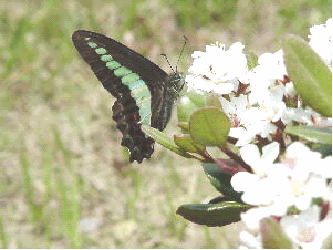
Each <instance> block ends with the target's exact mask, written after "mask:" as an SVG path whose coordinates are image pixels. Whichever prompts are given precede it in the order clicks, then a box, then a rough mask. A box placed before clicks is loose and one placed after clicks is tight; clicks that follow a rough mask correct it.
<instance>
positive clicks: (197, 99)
mask: <svg viewBox="0 0 333 250" xmlns="http://www.w3.org/2000/svg"><path fill="white" fill-rule="evenodd" d="M186 97H187V98H186ZM205 105H206V99H205V96H204V95H200V94H196V93H187V94H186V95H184V96H182V98H181V100H180V102H179V103H178V105H177V117H178V121H179V122H188V121H189V119H190V115H191V114H192V113H193V112H194V111H195V110H196V109H197V108H200V107H204V106H205Z"/></svg>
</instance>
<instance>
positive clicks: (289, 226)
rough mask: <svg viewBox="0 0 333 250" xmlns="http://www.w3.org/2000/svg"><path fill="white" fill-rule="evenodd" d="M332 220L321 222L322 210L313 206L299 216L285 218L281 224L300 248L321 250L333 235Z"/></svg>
mask: <svg viewBox="0 0 333 250" xmlns="http://www.w3.org/2000/svg"><path fill="white" fill-rule="evenodd" d="M331 223H332V221H331V218H330V216H327V218H325V219H324V220H323V221H320V208H319V207H318V206H312V207H310V208H308V209H307V210H304V211H302V212H301V213H300V214H299V215H291V216H284V217H283V218H282V219H281V221H280V224H281V226H282V229H283V230H284V231H285V232H286V234H287V235H288V236H289V238H290V239H291V240H292V241H293V242H294V243H295V244H296V246H297V247H298V248H299V247H300V248H303V249H304V248H305V249H320V248H322V245H323V241H324V240H325V239H326V238H327V237H328V236H329V235H330V234H331V233H332V228H331Z"/></svg>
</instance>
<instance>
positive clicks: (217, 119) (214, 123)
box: [189, 107, 230, 146]
mask: <svg viewBox="0 0 333 250" xmlns="http://www.w3.org/2000/svg"><path fill="white" fill-rule="evenodd" d="M229 130H230V122H229V119H228V117H227V116H226V115H225V114H224V113H223V112H222V111H221V110H219V109H218V108H216V107H205V108H199V109H197V110H196V111H195V112H194V113H193V114H192V115H191V117H190V122H189V131H190V135H191V137H192V138H193V140H194V141H195V142H197V143H199V144H202V145H205V146H223V145H224V144H225V143H226V140H227V137H228V134H229Z"/></svg>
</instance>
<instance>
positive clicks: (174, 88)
mask: <svg viewBox="0 0 333 250" xmlns="http://www.w3.org/2000/svg"><path fill="white" fill-rule="evenodd" d="M166 82H167V85H168V89H169V90H170V92H173V93H174V94H175V95H178V94H179V92H180V91H182V90H183V88H184V85H185V76H184V75H182V74H180V73H178V72H175V73H171V74H169V75H168V76H167V81H166Z"/></svg>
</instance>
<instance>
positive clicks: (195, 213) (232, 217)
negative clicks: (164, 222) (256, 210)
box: [177, 201, 250, 227]
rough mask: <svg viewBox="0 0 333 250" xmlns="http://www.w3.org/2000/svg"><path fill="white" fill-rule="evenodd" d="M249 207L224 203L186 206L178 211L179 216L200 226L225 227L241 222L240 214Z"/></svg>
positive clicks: (228, 202)
mask: <svg viewBox="0 0 333 250" xmlns="http://www.w3.org/2000/svg"><path fill="white" fill-rule="evenodd" d="M249 208H250V206H249V205H245V204H240V203H236V202H234V201H224V202H221V203H218V204H186V205H182V206H180V207H179V208H178V209H177V214H178V215H181V216H183V217H184V218H185V219H187V220H189V221H192V222H194V223H196V224H199V225H206V226H209V227H217V226H225V225H229V224H231V223H232V222H236V221H239V220H240V214H241V212H243V211H246V210H248V209H249Z"/></svg>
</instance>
